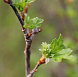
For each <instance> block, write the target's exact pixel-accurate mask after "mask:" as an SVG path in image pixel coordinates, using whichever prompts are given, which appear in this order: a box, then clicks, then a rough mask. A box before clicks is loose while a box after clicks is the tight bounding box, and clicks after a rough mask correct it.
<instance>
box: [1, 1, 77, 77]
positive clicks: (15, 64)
mask: <svg viewBox="0 0 78 77" xmlns="http://www.w3.org/2000/svg"><path fill="white" fill-rule="evenodd" d="M77 14H78V0H36V1H35V2H34V3H33V4H32V5H31V7H30V8H29V15H30V16H31V18H33V17H39V18H43V19H44V23H43V24H42V25H43V26H42V28H43V31H42V32H41V33H39V34H37V35H36V36H35V38H34V39H33V42H32V47H31V69H33V68H34V67H35V65H36V63H37V61H38V60H39V59H40V57H41V53H40V52H38V49H39V48H41V45H40V44H41V43H42V42H47V43H50V42H51V41H52V39H53V38H55V37H58V35H59V34H60V33H61V34H62V35H63V37H64V38H63V39H64V44H65V45H66V46H67V47H70V48H71V49H73V50H74V51H73V54H74V55H75V58H74V60H73V61H67V60H63V61H62V62H61V63H56V62H54V61H53V60H52V61H50V62H49V63H48V64H47V65H42V66H40V67H39V68H38V71H37V72H36V73H35V74H34V77H78V15H77ZM24 47H25V41H24V37H23V32H22V31H21V25H20V23H19V21H18V19H17V17H16V16H15V14H14V12H13V10H12V9H11V7H10V6H9V5H8V4H5V3H4V2H3V0H0V77H25V71H24V70H25V67H24V66H25V64H24Z"/></svg>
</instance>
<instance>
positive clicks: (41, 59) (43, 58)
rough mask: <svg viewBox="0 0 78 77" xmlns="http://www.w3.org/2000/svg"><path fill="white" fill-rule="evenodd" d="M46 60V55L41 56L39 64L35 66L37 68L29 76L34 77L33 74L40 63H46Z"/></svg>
mask: <svg viewBox="0 0 78 77" xmlns="http://www.w3.org/2000/svg"><path fill="white" fill-rule="evenodd" d="M45 60H46V59H45V57H44V55H42V57H41V58H40V60H39V61H38V63H37V65H36V66H35V68H34V69H33V70H32V71H31V72H30V74H29V75H28V76H27V77H32V76H33V74H34V73H35V72H37V69H38V67H39V66H40V65H42V64H45V63H46V61H45Z"/></svg>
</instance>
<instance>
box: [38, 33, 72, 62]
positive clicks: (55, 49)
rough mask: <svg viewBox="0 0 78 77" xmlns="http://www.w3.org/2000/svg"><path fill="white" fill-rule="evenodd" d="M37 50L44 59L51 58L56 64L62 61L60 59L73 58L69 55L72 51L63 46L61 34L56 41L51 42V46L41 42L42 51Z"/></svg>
mask: <svg viewBox="0 0 78 77" xmlns="http://www.w3.org/2000/svg"><path fill="white" fill-rule="evenodd" d="M39 50H40V51H41V52H42V53H43V55H44V56H45V57H46V58H53V59H54V61H56V62H60V61H62V59H72V58H73V56H72V55H70V53H71V52H72V50H71V49H70V48H66V47H65V46H64V44H63V39H62V35H61V34H60V36H59V38H58V39H56V38H55V39H54V40H52V42H51V44H47V43H46V42H43V43H42V49H39Z"/></svg>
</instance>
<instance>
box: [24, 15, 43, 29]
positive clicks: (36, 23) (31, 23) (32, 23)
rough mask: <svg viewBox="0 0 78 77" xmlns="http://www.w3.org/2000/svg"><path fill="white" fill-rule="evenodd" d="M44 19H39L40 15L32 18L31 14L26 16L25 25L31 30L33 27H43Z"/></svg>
mask: <svg viewBox="0 0 78 77" xmlns="http://www.w3.org/2000/svg"><path fill="white" fill-rule="evenodd" d="M43 21H44V20H43V19H39V18H38V17H36V18H33V19H30V17H29V16H25V25H24V27H28V28H29V30H32V29H33V28H39V27H41V23H42V22H43Z"/></svg>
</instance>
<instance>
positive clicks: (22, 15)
mask: <svg viewBox="0 0 78 77" xmlns="http://www.w3.org/2000/svg"><path fill="white" fill-rule="evenodd" d="M21 18H22V20H23V21H24V18H25V15H24V12H23V13H22V14H21Z"/></svg>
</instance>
